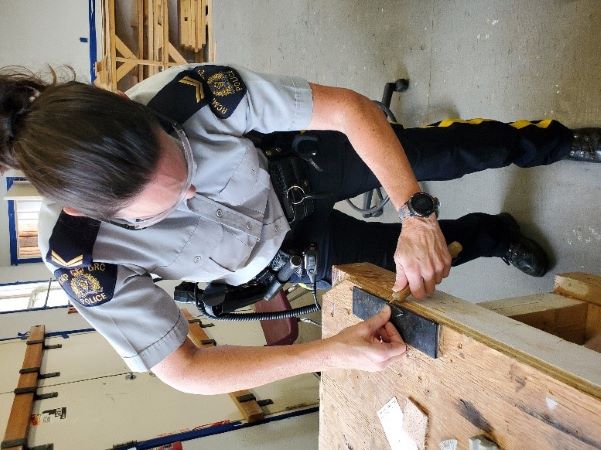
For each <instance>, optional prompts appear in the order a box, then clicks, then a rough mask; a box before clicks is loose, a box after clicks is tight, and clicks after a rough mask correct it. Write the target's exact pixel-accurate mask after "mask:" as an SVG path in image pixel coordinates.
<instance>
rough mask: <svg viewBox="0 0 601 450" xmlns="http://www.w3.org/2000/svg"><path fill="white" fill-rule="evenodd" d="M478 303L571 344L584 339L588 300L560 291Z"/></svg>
mask: <svg viewBox="0 0 601 450" xmlns="http://www.w3.org/2000/svg"><path fill="white" fill-rule="evenodd" d="M478 306H482V307H483V308H486V309H490V310H491V311H494V312H496V313H498V314H501V315H502V316H505V317H511V318H512V319H514V320H517V321H519V322H522V323H525V324H528V325H530V326H531V327H534V328H538V329H539V330H542V331H546V332H547V333H551V334H553V335H555V336H558V337H560V338H562V339H565V340H566V341H570V342H574V343H575V344H584V342H585V339H586V318H587V314H588V304H587V303H585V302H581V301H579V300H574V299H571V298H567V297H564V296H563V295H557V294H536V295H528V296H525V297H516V298H507V299H502V300H494V301H490V302H482V303H478Z"/></svg>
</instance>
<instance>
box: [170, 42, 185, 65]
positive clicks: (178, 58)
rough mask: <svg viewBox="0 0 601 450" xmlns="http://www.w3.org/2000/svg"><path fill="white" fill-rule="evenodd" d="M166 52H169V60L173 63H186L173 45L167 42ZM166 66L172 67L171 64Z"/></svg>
mask: <svg viewBox="0 0 601 450" xmlns="http://www.w3.org/2000/svg"><path fill="white" fill-rule="evenodd" d="M167 48H168V50H169V56H170V57H171V59H173V61H175V63H176V64H187V63H188V61H186V58H184V57H183V56H182V54H181V53H180V52H179V51H177V49H176V48H175V47H174V46H173V44H172V43H171V42H169V45H168V47H167ZM167 65H168V66H170V65H172V63H168V64H167Z"/></svg>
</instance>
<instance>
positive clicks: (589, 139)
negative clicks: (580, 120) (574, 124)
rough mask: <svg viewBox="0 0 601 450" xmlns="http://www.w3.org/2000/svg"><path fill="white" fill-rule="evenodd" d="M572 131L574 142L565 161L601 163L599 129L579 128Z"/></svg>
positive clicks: (600, 135)
mask: <svg viewBox="0 0 601 450" xmlns="http://www.w3.org/2000/svg"><path fill="white" fill-rule="evenodd" d="M573 131H574V140H573V141H572V148H571V150H570V153H569V155H568V156H567V158H566V159H573V160H575V161H587V162H596V163H601V128H580V129H578V130H573Z"/></svg>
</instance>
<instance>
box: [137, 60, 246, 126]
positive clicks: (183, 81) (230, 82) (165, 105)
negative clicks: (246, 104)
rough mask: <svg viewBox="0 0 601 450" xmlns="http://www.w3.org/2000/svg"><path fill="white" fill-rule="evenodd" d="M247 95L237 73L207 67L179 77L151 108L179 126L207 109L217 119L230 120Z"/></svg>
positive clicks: (161, 91) (165, 87)
mask: <svg viewBox="0 0 601 450" xmlns="http://www.w3.org/2000/svg"><path fill="white" fill-rule="evenodd" d="M245 94H246V85H245V84H244V81H243V80H242V78H241V77H240V74H239V73H238V72H237V71H236V70H235V69H233V68H231V67H226V66H215V65H210V64H208V65H200V66H198V67H195V68H194V69H189V70H184V71H182V72H180V73H178V74H177V75H176V77H175V78H174V79H173V80H171V81H170V82H169V83H167V84H166V85H165V86H164V87H163V88H162V89H161V90H160V91H159V92H158V93H157V94H156V95H155V96H154V97H153V98H152V100H150V102H148V106H149V107H150V108H151V109H153V110H155V111H157V112H159V113H161V114H164V115H166V116H167V117H169V118H171V119H173V120H175V121H177V122H179V123H184V122H185V121H186V120H188V119H189V118H190V117H191V116H192V115H194V114H195V113H196V112H197V111H199V110H200V109H201V108H203V107H204V106H206V105H209V107H210V108H211V111H212V112H213V114H215V116H217V117H219V118H220V119H227V118H228V117H229V116H231V115H232V113H233V112H234V111H235V109H236V107H237V106H238V105H239V104H240V101H241V100H242V98H243V97H244V95H245Z"/></svg>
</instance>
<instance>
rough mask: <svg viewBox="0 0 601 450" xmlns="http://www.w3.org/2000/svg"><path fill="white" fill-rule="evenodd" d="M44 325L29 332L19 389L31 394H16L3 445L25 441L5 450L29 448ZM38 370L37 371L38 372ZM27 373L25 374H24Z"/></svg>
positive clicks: (40, 363)
mask: <svg viewBox="0 0 601 450" xmlns="http://www.w3.org/2000/svg"><path fill="white" fill-rule="evenodd" d="M44 335H45V327H44V325H36V326H33V327H31V329H30V330H29V338H28V340H27V349H26V350H25V357H24V358H23V367H22V373H21V375H20V376H19V382H18V384H17V389H27V388H31V392H27V393H20V394H18V393H15V398H14V400H13V405H12V408H11V410H10V416H9V418H8V423H7V425H6V431H5V433H4V440H3V443H5V442H9V441H18V440H24V444H23V445H16V446H13V447H5V446H4V445H3V446H2V448H3V449H9V450H17V449H18V450H24V449H26V448H27V436H28V434H29V423H30V420H31V413H32V411H33V402H34V400H35V390H36V389H37V386H38V377H39V375H40V370H39V369H40V367H41V365H42V356H43V354H44ZM36 369H37V370H36ZM23 372H25V373H23Z"/></svg>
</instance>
